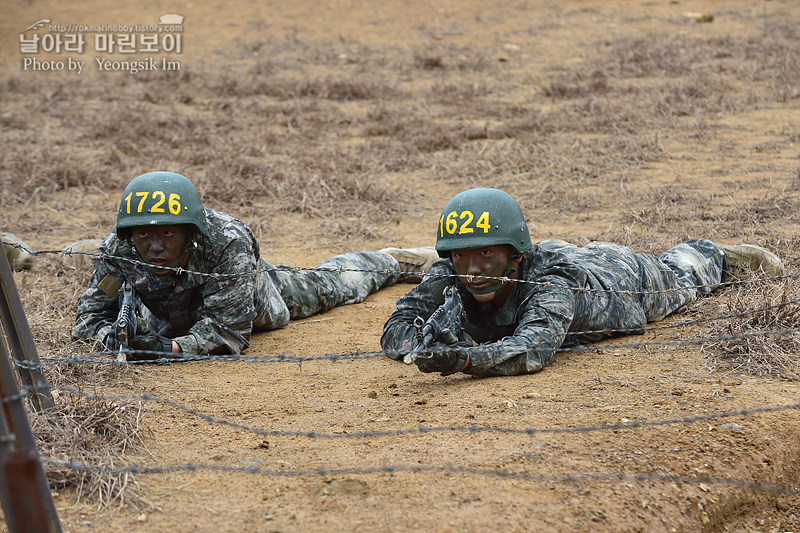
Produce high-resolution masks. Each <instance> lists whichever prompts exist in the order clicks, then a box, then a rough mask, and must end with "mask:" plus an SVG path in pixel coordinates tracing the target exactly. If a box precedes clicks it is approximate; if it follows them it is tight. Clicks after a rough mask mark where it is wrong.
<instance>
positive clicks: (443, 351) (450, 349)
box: [414, 331, 470, 376]
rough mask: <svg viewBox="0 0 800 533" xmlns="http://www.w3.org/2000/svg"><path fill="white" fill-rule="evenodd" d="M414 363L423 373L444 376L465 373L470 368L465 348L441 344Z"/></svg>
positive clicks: (437, 344)
mask: <svg viewBox="0 0 800 533" xmlns="http://www.w3.org/2000/svg"><path fill="white" fill-rule="evenodd" d="M448 332H449V331H448ZM414 362H415V363H416V364H417V368H419V369H420V371H422V372H441V373H442V375H443V376H449V375H450V374H455V373H456V372H463V371H464V370H467V369H469V366H470V363H469V354H468V353H467V351H466V350H465V349H464V347H463V346H461V347H459V346H458V345H455V344H453V345H448V344H444V343H441V342H437V343H434V345H433V346H431V348H430V351H428V352H426V353H424V354H422V355H420V356H419V357H417V358H416V360H414Z"/></svg>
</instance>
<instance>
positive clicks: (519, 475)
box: [42, 458, 798, 495]
mask: <svg viewBox="0 0 800 533" xmlns="http://www.w3.org/2000/svg"><path fill="white" fill-rule="evenodd" d="M42 462H44V463H47V464H50V465H53V466H57V467H63V468H70V469H73V470H78V471H89V472H101V473H110V474H168V473H175V472H196V471H198V470H207V471H215V472H226V473H240V474H259V475H266V476H275V477H305V476H312V475H313V476H346V475H363V474H383V473H386V474H392V473H402V472H405V473H412V474H416V473H452V474H473V475H483V476H489V477H499V478H510V479H515V480H522V481H531V482H540V483H586V482H597V481H608V480H617V481H621V482H626V481H627V482H657V483H686V484H690V483H691V484H701V483H702V484H708V485H727V486H732V487H738V488H746V489H753V490H758V491H762V492H774V493H779V494H787V495H797V494H798V491H796V490H794V489H790V488H785V487H778V486H776V485H771V484H767V483H754V482H750V481H743V480H738V479H732V478H724V477H715V476H698V477H686V476H680V475H675V474H660V475H659V474H655V475H654V474H643V473H639V474H630V475H628V474H617V473H613V472H611V473H601V474H580V475H575V474H573V475H567V476H547V475H542V474H529V473H527V472H512V471H510V470H506V469H488V468H472V467H464V466H455V465H445V466H429V465H383V466H376V467H366V468H325V467H319V468H314V469H305V470H276V469H265V468H258V467H244V466H224V465H209V464H202V463H186V464H182V465H171V466H163V467H140V466H129V467H107V466H94V465H87V464H84V463H75V462H66V461H56V460H53V459H44V458H43V459H42Z"/></svg>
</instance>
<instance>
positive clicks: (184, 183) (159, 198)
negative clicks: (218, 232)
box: [116, 171, 208, 239]
mask: <svg viewBox="0 0 800 533" xmlns="http://www.w3.org/2000/svg"><path fill="white" fill-rule="evenodd" d="M179 224H191V225H192V226H194V227H195V228H196V229H197V231H198V232H200V233H202V234H206V233H208V225H207V224H206V214H205V210H204V209H203V203H202V202H201V201H200V194H198V192H197V189H196V188H195V186H194V184H192V182H191V181H189V180H188V179H187V178H186V177H185V176H182V175H180V174H177V173H175V172H164V171H158V172H148V173H147V174H142V175H141V176H136V177H135V178H133V180H131V182H130V183H129V184H128V186H127V187H126V188H125V192H124V193H122V201H121V202H120V204H119V211H118V212H117V226H116V232H117V236H118V237H119V238H120V239H125V238H127V237H129V236H130V231H131V228H134V227H137V226H170V225H179Z"/></svg>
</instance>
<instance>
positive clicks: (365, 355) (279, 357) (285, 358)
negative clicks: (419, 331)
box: [14, 328, 800, 370]
mask: <svg viewBox="0 0 800 533" xmlns="http://www.w3.org/2000/svg"><path fill="white" fill-rule="evenodd" d="M605 331H606V330H602V332H605ZM609 331H614V330H609ZM637 331H639V330H637ZM798 334H800V328H787V329H778V330H762V331H752V332H747V333H737V334H731V335H716V336H708V337H697V338H693V339H683V340H673V341H669V340H652V341H640V342H628V343H618V344H597V343H593V344H579V345H575V346H561V347H559V348H556V349H555V352H556V353H559V352H571V351H591V350H595V351H602V350H617V349H623V348H649V347H653V346H673V347H680V346H694V345H698V344H709V343H712V342H719V341H727V340H736V339H747V338H754V337H765V336H771V335H775V336H779V335H798ZM514 346H515V347H525V348H535V347H536V345H535V344H515V345H514ZM447 350H448V351H450V350H452V351H456V352H458V351H468V350H470V347H460V346H453V347H448V348H447ZM128 352H131V353H132V352H134V351H133V350H128ZM430 352H431V353H437V349H435V348H434V349H431V350H430ZM117 353H118V352H111V351H108V350H106V351H100V352H94V353H90V354H86V355H84V356H74V357H40V358H39V363H38V364H36V363H33V362H30V361H19V360H14V364H15V365H16V366H17V367H19V368H24V369H28V370H42V369H43V368H44V366H45V365H58V364H74V363H93V364H107V365H125V364H128V365H140V364H171V363H196V362H212V361H213V362H216V361H224V362H243V363H295V364H298V365H302V363H305V362H309V361H322V360H330V361H333V362H336V361H340V360H341V361H343V360H360V359H374V358H377V357H382V356H389V357H391V358H393V359H400V358H401V357H402V356H405V355H406V354H408V353H411V350H392V351H388V350H374V351H363V350H355V351H352V352H347V353H337V354H328V355H318V356H310V357H303V356H299V355H286V354H275V355H254V356H249V355H243V354H241V353H236V354H221V355H210V354H209V355H197V354H183V353H179V354H170V356H169V357H164V355H165V354H164V352H158V351H152V350H136V351H135V353H136V354H141V355H151V356H158V357H155V358H153V359H146V360H136V361H119V360H117V359H116V355H117ZM108 356H112V358H111V359H99V358H98V357H108Z"/></svg>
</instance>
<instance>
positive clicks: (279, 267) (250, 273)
mask: <svg viewBox="0 0 800 533" xmlns="http://www.w3.org/2000/svg"><path fill="white" fill-rule="evenodd" d="M0 242H2V243H3V244H9V245H10V246H13V247H15V248H19V249H21V250H24V251H26V252H28V253H30V254H31V255H34V256H38V255H44V254H61V255H67V256H69V255H86V256H91V257H94V258H95V259H103V260H115V261H122V262H126V263H129V264H132V265H134V266H137V267H143V268H147V269H151V270H154V269H157V270H159V271H167V270H171V271H173V272H175V273H176V274H178V275H180V274H183V273H186V274H192V275H196V276H202V277H209V278H212V279H226V278H237V277H247V276H255V275H257V274H259V273H262V272H263V273H269V272H275V271H288V272H305V271H315V272H336V273H339V274H343V273H345V272H364V273H373V274H397V275H400V274H406V275H407V274H417V275H420V276H423V275H427V276H431V277H436V278H453V279H467V278H468V279H478V280H490V281H492V280H494V281H501V282H504V283H508V282H512V281H513V282H514V283H522V284H529V285H540V286H543V287H554V286H556V285H555V284H553V283H550V282H542V281H533V280H524V279H511V278H508V277H506V276H478V275H466V274H433V273H425V272H421V271H415V272H404V271H399V270H388V269H368V268H345V267H337V268H332V267H321V266H316V267H298V266H288V265H270V266H269V267H268V268H256V269H254V270H251V271H248V272H231V273H224V274H222V273H218V272H200V271H197V270H189V269H186V268H183V267H169V266H166V265H152V264H150V263H146V262H144V261H140V260H138V259H134V258H131V257H122V256H116V255H111V254H104V253H97V252H80V251H75V250H67V249H64V250H29V249H28V248H26V247H24V246H22V245H20V244H17V243H11V242H9V243H6V242H3V241H0ZM798 277H800V273H790V274H782V275H779V276H763V277H762V276H756V277H753V278H748V279H738V278H737V279H731V280H728V281H724V282H721V283H719V284H717V285H715V288H723V287H729V286H734V285H743V284H752V283H760V282H767V281H777V280H784V279H795V278H798ZM559 287H560V288H566V289H569V290H572V291H575V292H587V293H594V292H596V293H613V294H626V295H631V296H633V295H647V294H669V293H673V292H680V291H694V290H699V289H707V288H708V285H686V286H681V287H673V288H668V289H660V290H654V291H631V290H621V289H595V288H589V287H562V286H560V285H559Z"/></svg>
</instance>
